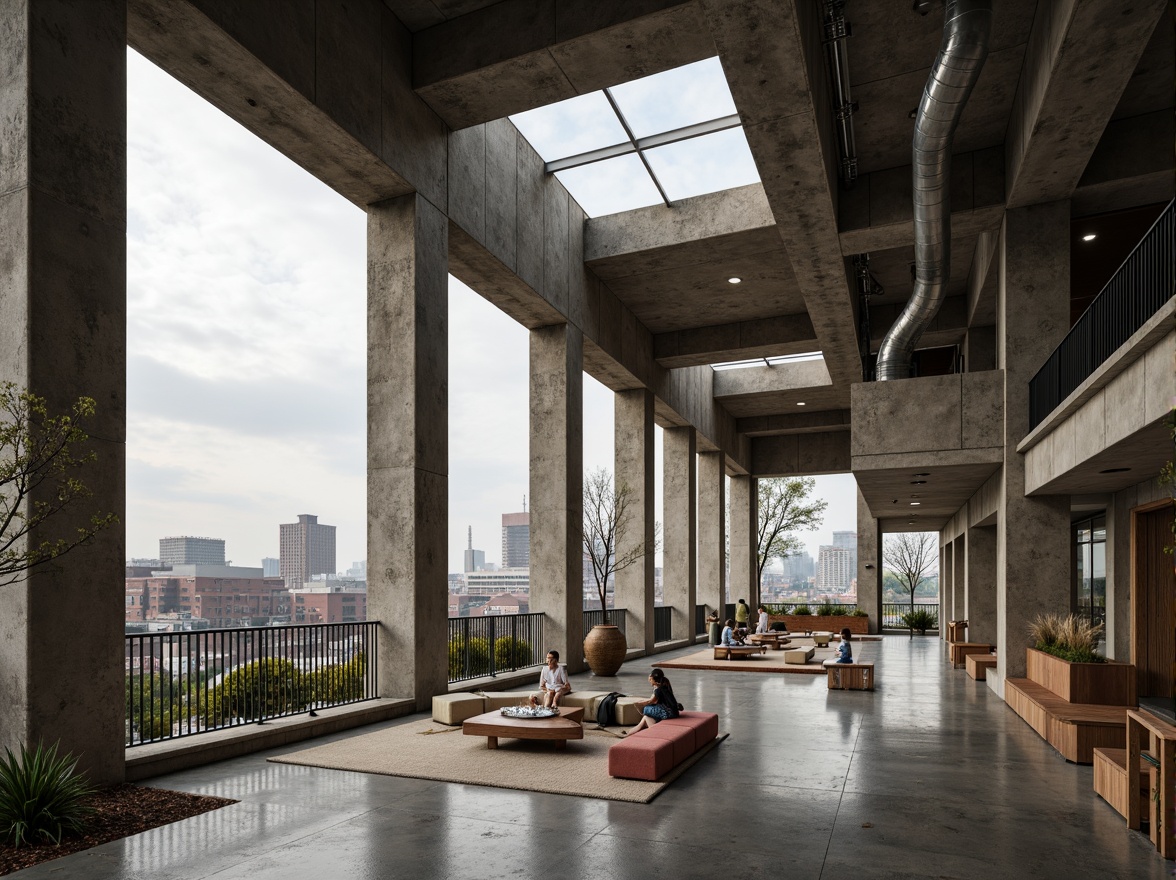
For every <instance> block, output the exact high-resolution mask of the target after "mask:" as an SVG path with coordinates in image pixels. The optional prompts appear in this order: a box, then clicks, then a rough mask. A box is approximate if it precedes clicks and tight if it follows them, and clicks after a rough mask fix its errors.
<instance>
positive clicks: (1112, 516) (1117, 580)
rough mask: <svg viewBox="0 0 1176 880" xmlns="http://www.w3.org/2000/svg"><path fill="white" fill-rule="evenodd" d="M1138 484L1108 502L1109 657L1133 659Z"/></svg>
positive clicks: (1115, 495) (1107, 633) (1107, 631)
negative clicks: (1133, 566)
mask: <svg viewBox="0 0 1176 880" xmlns="http://www.w3.org/2000/svg"><path fill="white" fill-rule="evenodd" d="M1138 499H1139V491H1138V487H1137V486H1129V487H1127V488H1126V489H1123V490H1122V491H1120V492H1116V493H1115V494H1114V495H1112V496H1111V500H1110V503H1109V504H1107V625H1106V640H1107V656H1108V657H1110V658H1111V659H1113V660H1124V661H1128V662H1129V661H1130V660H1131V508H1132V507H1134V506H1135V505H1136V504H1138V503H1139V500H1138Z"/></svg>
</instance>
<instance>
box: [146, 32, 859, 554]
mask: <svg viewBox="0 0 1176 880" xmlns="http://www.w3.org/2000/svg"><path fill="white" fill-rule="evenodd" d="M708 65H709V66H708ZM715 65H716V63H715V62H701V63H700V64H699V65H691V66H690V67H689V68H687V69H685V70H683V71H680V72H672V74H671V80H670V86H672V88H670V89H669V90H668V91H663V90H662V86H661V85H659V86H658V88H656V89H655V88H654V87H653V85H652V84H650V83H648V82H639V83H634V84H629V85H627V86H624V87H620V88H618V89H616V90H614V91H615V92H616V96H617V99H618V101H619V102H620V103H621V105H622V109H623V111H624V112H625V113H626V116H627V117H628V121H629V122H630V124H631V125H632V126H633V127H634V128H635V129H636V130H637V136H638V137H640V136H642V134H644V133H648V132H649V131H653V130H658V129H663V128H673V127H677V126H680V125H685V124H688V123H690V122H693V121H696V119H695V118H692V115H691V114H693V115H694V117H696V116H697V115H698V114H699V111H698V109H697V108H698V107H703V108H705V109H706V112H705V113H704V114H702V115H704V116H707V117H710V116H722V115H725V114H728V113H731V112H733V107H731V106H730V103H729V102H730V97H729V95H727V94H726V87H725V85H721V86H720V85H719V84H717V83H716V77H715V72H716V69H717V68H716V66H715ZM127 73H128V77H127V78H128V134H129V146H128V157H127V158H128V168H127V176H128V223H127V296H128V333H127V345H128V375H127V403H128V415H127V420H128V426H127V427H128V433H127V517H126V529H127V555H128V557H130V556H142V557H154V556H157V555H158V551H159V544H158V541H159V538H160V537H163V536H165V535H204V536H209V537H216V538H224V539H225V541H226V555H227V557H228V558H229V559H231V560H232V561H233V562H234V563H235V564H238V565H251V566H257V565H260V561H261V558H262V557H263V556H275V557H276V556H277V555H278V524H279V523H283V522H292V521H294V520H295V518H296V517H297V515H298V514H300V513H311V514H317V515H318V516H319V520H320V522H323V523H327V524H330V525H334V526H336V527H337V548H338V556H337V563H338V568H339V569H340V570H342V569H345V568H347V567H348V566H349V565H350V564H351V563H352V561H354V560H360V559H363V558H365V556H366V549H365V541H366V537H365V531H366V526H365V521H366V520H365V517H366V511H365V508H366V488H365V469H366V460H365V437H366V427H365V415H364V412H365V397H366V394H365V387H364V383H365V350H366V326H365V324H366V314H365V306H364V298H365V228H364V214H363V212H362V211H361V210H360V209H358V208H356V207H355V206H354V205H352V204H351V203H349V202H347V201H346V200H344V199H343V198H342V197H341V196H339V195H337V194H336V193H335V192H334V191H332V190H331V189H330V188H328V187H327V186H325V185H323V184H322V183H320V182H319V181H318V180H316V179H315V178H313V177H311V176H310V175H309V174H308V173H306V172H305V171H303V170H302V169H301V168H299V167H297V166H296V165H294V164H293V163H292V162H290V161H289V160H287V159H286V158H285V157H283V156H282V155H281V154H279V153H277V152H276V151H274V150H273V149H271V148H270V147H269V146H267V145H266V144H264V143H262V142H261V141H260V140H258V139H257V138H256V137H254V136H253V135H252V134H250V133H249V132H247V131H246V130H245V129H244V128H242V127H241V126H239V125H238V124H237V123H236V122H234V121H232V120H230V119H228V118H227V117H226V116H224V115H223V114H222V113H221V112H220V111H219V110H217V109H215V108H214V107H212V106H211V105H209V104H207V103H206V102H204V101H203V100H202V99H200V98H198V97H197V96H195V95H194V94H193V93H192V92H190V91H189V90H188V89H187V88H185V87H184V86H182V85H180V84H179V83H177V82H176V81H175V80H173V79H171V78H170V77H169V76H167V75H166V74H164V73H163V72H162V71H160V70H159V69H158V68H156V67H155V66H154V65H152V64H151V63H150V62H148V61H146V60H145V59H143V58H142V57H141V56H139V55H138V54H136V53H135V52H133V51H130V50H128V71H127ZM718 79H719V80H720V81H721V77H719V78H718ZM667 95H668V97H667ZM586 98H593V96H586ZM595 98H596V99H598V104H597V106H596V110H599V109H600V107H599V104H601V103H603V104H604V107H603V110H604V115H602V116H594V115H593V114H595V112H596V110H592V109H591V108H588V110H583V109H582V108H580V109H576V113H575V114H573V113H571V112H569V111H567V110H566V109H565V108H563V107H559V106H557V107H555V108H549V109H548V110H547V116H548V117H549V118H545V117H544V112H543V111H533V112H532V113H529V114H524V115H523V116H522V117H520V118H518V120H517V121H518V124H519V125H520V127H521V128H522V130H523V131H524V133H525V134H526V135H527V136H528V138H530V139H531V140H532V142H533V143H535V145H536V148H537V149H539V151H540V152H541V154H543V155H545V156H546V157H548V158H550V157H552V156H553V154H554V153H561V154H563V155H567V154H570V153H575V152H580V151H582V150H586V149H591V148H593V147H595V146H600V145H602V142H601V141H600V138H601V137H602V136H603V137H604V138H605V141H604V142H605V143H614V142H616V140H619V139H621V138H616V137H615V135H616V131H617V130H619V125H618V124H617V123H616V121H615V119H613V120H611V123H610V120H609V118H608V115H607V111H608V107H607V103H606V102H604V100H603V97H602V96H600V95H596V96H595ZM579 100H582V101H583V100H585V99H579ZM574 109H575V108H574ZM589 110H591V112H589ZM582 117H583V118H584V119H585V120H586V121H585V122H583V123H581V122H579V121H578V120H580V119H581V118H582ZM610 124H611V125H613V126H616V127H617V128H616V129H611V128H610ZM621 137H622V138H623V133H622V135H621ZM710 138H711V140H708V141H707V142H705V143H703V142H695V143H693V144H687V145H683V146H681V147H679V148H678V149H676V150H671V149H670V148H663V152H662V153H660V154H658V155H653V156H651V163H652V164H654V166H655V170H657V172H658V174H659V176H661V177H662V179H663V185H664V186H666V188H667V191H668V192H669V193H670V197H671V198H681V197H684V196H686V195H692V194H697V193H698V192H704V191H711V190H715V189H722V188H726V187H730V186H737V185H742V184H745V183H749V182H752V181H753V180H755V179H756V178H755V168H754V163H752V162H751V157H750V154H749V153H747V148H746V141H745V140H744V139H743V136H742V133H741V132H739V131H738V130H735V131H731V132H722V133H720V134H717V135H711V136H710ZM629 158H630V159H631V160H632V162H637V160H636V159H634V158H633V157H629ZM561 179H563V180H564V183H565V185H567V186H568V187H569V189H571V191H572V193H573V195H575V196H576V197H577V198H578V199H579V200H580V201H581V203H582V204H583V205H584V207H585V210H587V211H588V212H589V213H590V214H591V215H593V216H596V215H599V214H603V213H610V212H613V211H617V210H627V209H629V208H632V207H636V206H637V205H638V204H652V203H655V202H656V201H657V200H658V196H657V192H656V190H655V189H654V188H653V186H652V183H651V182H650V181H649V180H648V178H647V177H645V176H644V172H643V171H642V170H641V169H640V167H639V163H638V167H636V168H634V167H633V166H632V164H631V163H630V164H629V166H628V167H622V166H620V165H618V166H616V167H614V168H604V169H600V168H597V171H596V175H595V177H593V176H590V175H589V174H588V172H587V171H577V172H567V173H565V174H563V175H561ZM650 192H652V198H650ZM449 299H450V342H449V388H450V422H449V434H450V438H449V439H450V443H449V450H450V473H449V476H450V480H449V487H450V497H449V518H450V542H449V569H450V570H451V571H460V570H461V565H462V551H463V550H464V548H465V546H466V529H467V527H468V526H472V527H473V530H474V546H475V547H476V548H478V549H482V550H485V551H486V558H487V560H488V561H491V562H498V561H499V559H500V556H501V531H500V529H501V514H502V513H505V512H512V511H517V510H520V509H521V506H522V502H523V495H524V494H525V493H526V492H527V331H526V329H525V328H523V327H521V326H520V325H518V324H516V323H515V322H514V321H513V320H511V319H510V318H509V317H507V316H506V315H504V314H503V313H501V312H499V311H498V310H497V309H496V308H495V307H494V306H492V305H490V304H489V303H487V302H486V301H485V300H483V299H482V298H481V297H479V296H478V295H477V294H475V293H474V292H472V291H471V290H469V289H468V288H466V287H465V286H464V285H462V284H461V283H460V282H458V281H456V280H454V279H452V278H451V279H450V293H449ZM584 409H585V414H584V425H585V428H584V465H585V469H592V468H595V467H609V468H611V465H612V454H613V447H612V444H613V421H612V399H611V392H609V391H608V390H607V389H606V388H604V387H603V386H601V385H600V384H599V383H597V382H595V381H594V380H592V379H591V378H590V377H585V387H584ZM660 433H661V432H660V430H659V431H658V432H657V434H658V437H657V443H658V461H657V468H658V474H659V475H660V470H661V461H660ZM657 486H658V499H657V505H658V510H659V511H660V509H661V508H660V505H661V499H660V489H661V480H660V476H659V478H658V481H657ZM818 494H819V495H821V496H822V497H825V498H826V499H827V500H828V501H829V512H828V514H827V516H826V518H825V523H824V527H823V528H822V529H821V530H820V531H819V532H816V533H813V534H811V535H805V536H802V537H804V538H805V540H806V541H807V543H808V545H809V549H810V552H812V553H813V555H814V556H815V555H816V552H817V545H818V544H820V543H830V542H831V540H832V532H833V531H834V530H835V529H836V530H841V529H853V528H855V527H856V502H855V495H854V482H853V478H852V477H851V476H849V475H841V476H834V477H823V478H819V479H818ZM659 517H660V513H659Z"/></svg>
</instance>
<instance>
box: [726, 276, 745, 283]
mask: <svg viewBox="0 0 1176 880" xmlns="http://www.w3.org/2000/svg"><path fill="white" fill-rule="evenodd" d="M742 280H743V279H742V278H736V277H735V276H734V275H732V276H731V277H730V278H728V279H727V283H728V284H738V283H740V282H741V281H742Z"/></svg>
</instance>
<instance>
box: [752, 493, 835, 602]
mask: <svg viewBox="0 0 1176 880" xmlns="http://www.w3.org/2000/svg"><path fill="white" fill-rule="evenodd" d="M816 485H817V481H816V480H814V479H813V478H812V477H772V478H768V479H762V480H759V481H758V482H757V487H758V494H759V544H758V549H757V552H756V569H755V573H756V577H757V579H758V581H759V583H760V585H761V586H762V585H763V582H764V569H765V568H767V566H768V563H770V562H771V561H772V560H773V559H780V560H783V559H785V558H786V557H788V556H790V555H792V554H793V553H796V552H797V551H799V550H800V549H801V548H802V547H803V546H804V544H803V543H802V542H801V540H800V538H798V537H797V536H796V535H795V534H793V532H811V531H814V530H815V529H818V528H820V526H821V520H822V518H823V517H824V514H825V509H826V508H827V507H828V506H829V502H827V501H824V500H818V501H814V500H812V499H810V498H809V494H810V493H811V492H812V491H813V489H814V488H816Z"/></svg>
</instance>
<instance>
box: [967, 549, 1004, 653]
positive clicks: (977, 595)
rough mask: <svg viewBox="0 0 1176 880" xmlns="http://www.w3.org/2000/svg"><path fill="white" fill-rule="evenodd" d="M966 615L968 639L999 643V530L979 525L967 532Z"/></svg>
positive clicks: (993, 643) (991, 643) (992, 643)
mask: <svg viewBox="0 0 1176 880" xmlns="http://www.w3.org/2000/svg"><path fill="white" fill-rule="evenodd" d="M964 539H965V542H964V560H965V561H964V578H965V583H964V614H965V616H966V617H967V618H968V641H970V642H987V643H988V644H990V645H995V644H996V643H997V642H996V529H995V528H993V527H992V526H977V527H974V528H970V529H968V530H967V531H966V532H965V533H964Z"/></svg>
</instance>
